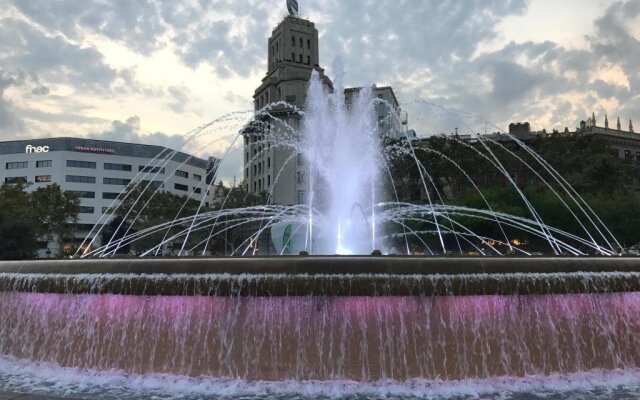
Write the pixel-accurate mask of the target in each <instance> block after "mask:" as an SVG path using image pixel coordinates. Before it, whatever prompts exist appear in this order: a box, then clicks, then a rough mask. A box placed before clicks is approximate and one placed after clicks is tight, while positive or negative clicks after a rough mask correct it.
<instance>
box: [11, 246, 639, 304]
mask: <svg viewBox="0 0 640 400" xmlns="http://www.w3.org/2000/svg"><path fill="white" fill-rule="evenodd" d="M0 291H3V292H8V291H11V292H32V293H60V294H62V293H73V294H120V295H149V296H157V295H164V296H445V295H538V294H568V293H611V292H636V291H640V259H635V258H502V257H500V258H497V257H496V258H448V257H447V258H430V257H337V256H336V257H274V258H217V259H216V258H187V259H184V258H181V259H176V258H162V259H101V260H57V261H46V260H45V261H31V262H2V263H0Z"/></svg>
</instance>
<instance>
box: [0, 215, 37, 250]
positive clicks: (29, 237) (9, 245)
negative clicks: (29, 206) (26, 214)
mask: <svg viewBox="0 0 640 400" xmlns="http://www.w3.org/2000/svg"><path fill="white" fill-rule="evenodd" d="M37 251H38V240H37V238H36V234H35V231H34V229H33V225H31V224H30V223H29V222H28V221H27V220H24V219H20V218H16V217H15V216H13V215H10V213H8V212H6V210H2V211H0V260H23V259H30V258H35V256H36V254H37Z"/></svg>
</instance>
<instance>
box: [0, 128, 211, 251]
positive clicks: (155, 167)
mask: <svg viewBox="0 0 640 400" xmlns="http://www.w3.org/2000/svg"><path fill="white" fill-rule="evenodd" d="M0 160H1V161H0V183H6V184H12V183H16V182H18V181H22V182H25V183H29V184H30V185H29V187H28V190H35V189H37V188H38V187H42V186H46V185H50V184H53V183H56V184H58V185H60V187H61V189H62V190H63V191H70V192H73V193H76V194H77V195H78V196H79V197H80V214H79V215H78V223H77V225H76V226H75V227H74V229H73V230H74V232H75V233H74V236H75V237H74V239H73V240H74V244H75V245H79V244H80V243H82V241H83V239H84V238H85V237H86V236H87V235H88V234H89V232H90V231H91V229H92V228H93V226H94V224H96V223H97V222H98V221H100V222H101V225H103V224H105V223H107V224H108V223H109V221H110V219H111V218H110V217H109V216H105V217H104V218H101V217H103V214H104V213H105V212H106V211H107V209H108V208H109V207H110V206H112V205H113V204H114V200H115V199H116V198H117V197H118V195H119V194H120V192H121V191H122V190H123V189H124V188H125V187H126V186H127V185H128V184H129V183H131V182H143V183H145V182H152V185H158V186H160V187H162V189H163V190H165V191H167V192H170V193H173V194H176V195H180V196H190V197H191V198H193V199H195V200H198V201H201V200H202V198H203V197H202V196H203V195H205V196H207V198H206V199H205V206H208V205H209V203H210V201H211V195H210V194H209V193H207V188H208V182H210V179H209V178H210V177H212V176H213V175H214V174H215V165H216V163H214V162H210V161H207V160H203V159H200V158H197V157H194V156H191V155H189V154H185V153H182V152H178V151H175V150H171V149H169V148H166V147H163V146H152V145H143V144H134V143H124V142H112V141H105V140H92V139H80V138H52V139H33V140H17V141H8V142H0ZM211 192H212V191H211ZM96 242H97V243H96ZM96 242H94V247H95V245H96V244H99V242H100V238H98V239H97V240H96ZM53 246H54V244H48V245H47V246H46V247H45V246H44V244H43V246H42V249H40V251H39V255H40V256H41V257H44V256H45V254H47V250H49V253H48V254H51V253H53V254H55V253H56V252H57V248H53Z"/></svg>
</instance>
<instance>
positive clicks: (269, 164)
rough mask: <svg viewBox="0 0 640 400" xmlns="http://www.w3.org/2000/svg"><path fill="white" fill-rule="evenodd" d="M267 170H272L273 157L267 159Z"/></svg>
mask: <svg viewBox="0 0 640 400" xmlns="http://www.w3.org/2000/svg"><path fill="white" fill-rule="evenodd" d="M267 168H271V157H269V158H267Z"/></svg>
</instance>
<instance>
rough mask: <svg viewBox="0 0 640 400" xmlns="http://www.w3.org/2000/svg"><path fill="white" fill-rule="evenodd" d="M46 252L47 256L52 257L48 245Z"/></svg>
mask: <svg viewBox="0 0 640 400" xmlns="http://www.w3.org/2000/svg"><path fill="white" fill-rule="evenodd" d="M45 254H46V255H47V258H51V249H50V248H48V247H47V251H46V252H45Z"/></svg>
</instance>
